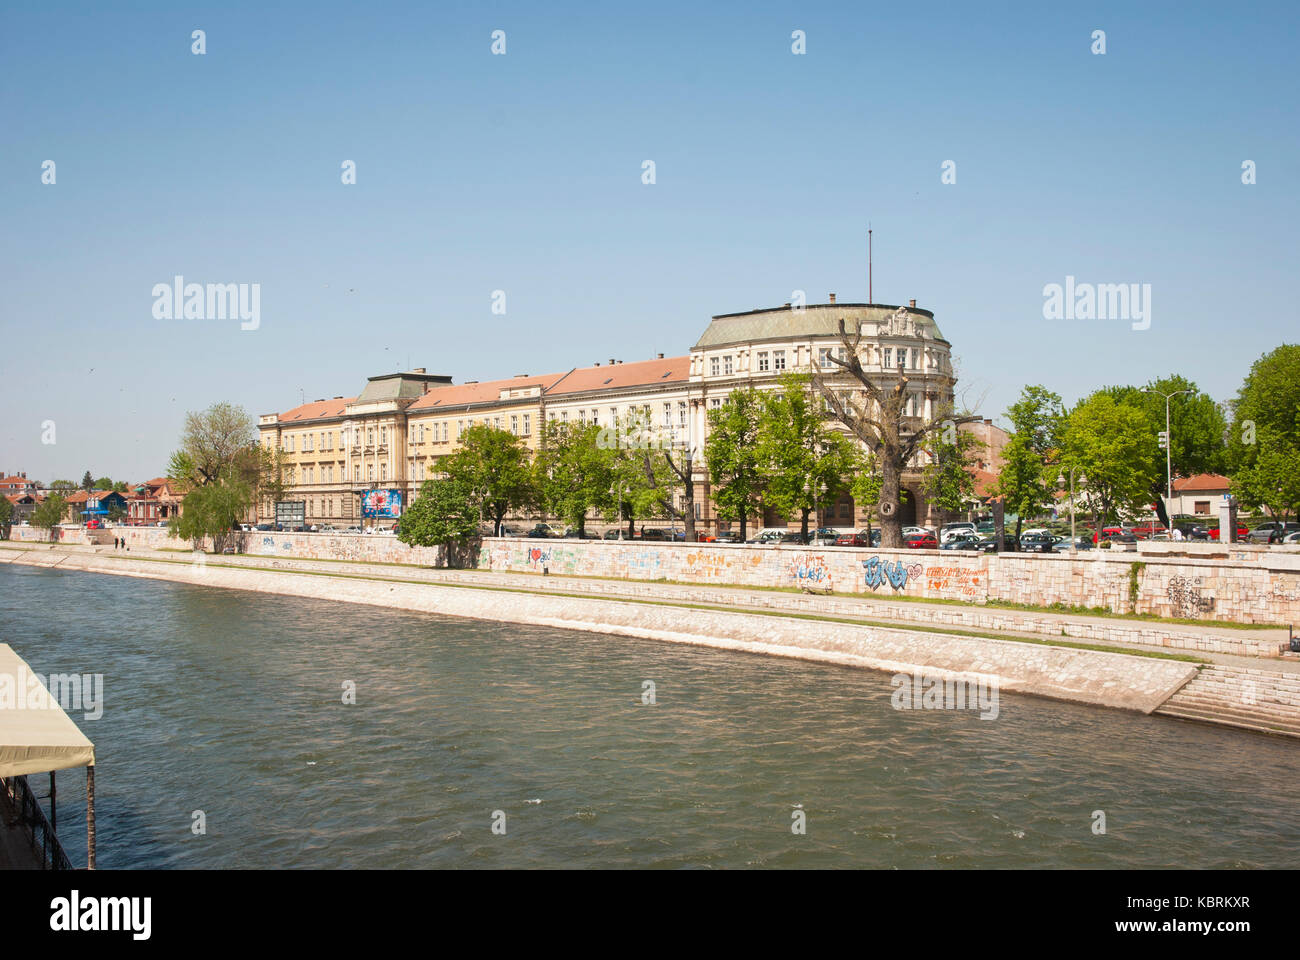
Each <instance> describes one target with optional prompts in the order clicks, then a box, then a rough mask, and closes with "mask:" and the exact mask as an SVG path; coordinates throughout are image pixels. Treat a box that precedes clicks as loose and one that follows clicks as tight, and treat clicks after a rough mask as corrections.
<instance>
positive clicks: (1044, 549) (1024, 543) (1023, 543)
mask: <svg viewBox="0 0 1300 960" xmlns="http://www.w3.org/2000/svg"><path fill="white" fill-rule="evenodd" d="M1059 539H1060V538H1059V537H1055V536H1053V535H1052V534H1050V533H1048V532H1047V531H1045V530H1044V531H1043V532H1041V533H1024V534H1021V536H1020V544H1019V546H1020V552H1021V553H1051V552H1052V548H1053V547H1055V546H1056V543H1057V541H1058V540H1059Z"/></svg>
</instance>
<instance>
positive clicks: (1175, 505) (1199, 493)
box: [1169, 473, 1232, 518]
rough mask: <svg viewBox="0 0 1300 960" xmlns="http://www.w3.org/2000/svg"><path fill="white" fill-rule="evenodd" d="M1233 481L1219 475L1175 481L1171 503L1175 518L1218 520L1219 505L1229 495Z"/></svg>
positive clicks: (1203, 475) (1183, 478)
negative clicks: (1192, 517) (1187, 517)
mask: <svg viewBox="0 0 1300 960" xmlns="http://www.w3.org/2000/svg"><path fill="white" fill-rule="evenodd" d="M1231 482H1232V481H1230V480H1229V479H1228V478H1227V477H1225V476H1223V475H1222V474H1218V473H1198V474H1196V475H1195V476H1192V477H1179V478H1178V479H1176V480H1174V497H1173V499H1172V500H1171V501H1170V502H1169V503H1170V511H1171V512H1172V513H1173V515H1174V516H1198V517H1206V518H1211V517H1213V518H1217V517H1218V509H1219V504H1220V503H1222V502H1223V498H1224V497H1225V496H1227V495H1228V488H1229V485H1230V484H1231Z"/></svg>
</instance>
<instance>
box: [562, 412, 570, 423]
mask: <svg viewBox="0 0 1300 960" xmlns="http://www.w3.org/2000/svg"><path fill="white" fill-rule="evenodd" d="M560 422H561V423H568V422H569V411H568V410H561V411H560Z"/></svg>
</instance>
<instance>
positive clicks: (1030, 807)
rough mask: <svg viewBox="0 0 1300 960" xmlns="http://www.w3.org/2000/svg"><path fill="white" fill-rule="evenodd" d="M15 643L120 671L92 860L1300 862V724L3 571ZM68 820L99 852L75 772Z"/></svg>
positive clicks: (104, 722) (3, 633)
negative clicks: (957, 694)
mask: <svg viewBox="0 0 1300 960" xmlns="http://www.w3.org/2000/svg"><path fill="white" fill-rule="evenodd" d="M502 602H503V603H505V602H508V600H506V599H504V598H503V600H502ZM0 640H3V641H4V642H7V643H9V644H11V645H12V646H13V647H14V648H15V649H16V650H17V651H18V653H19V655H20V656H22V657H24V658H25V659H26V660H27V661H28V662H29V663H30V664H31V666H32V668H33V669H34V670H36V671H38V672H41V673H46V674H48V673H71V672H76V673H83V674H95V673H98V674H102V675H103V684H104V688H103V689H104V708H103V715H102V717H100V718H99V719H93V720H88V719H84V718H83V714H82V713H81V712H76V711H70V715H71V716H72V717H73V719H74V720H76V721H77V722H78V724H79V725H80V726H81V728H82V729H83V730H84V731H85V733H86V734H87V735H88V736H89V737H90V738H91V739H92V740H93V741H94V742H95V745H96V752H97V757H98V765H97V767H96V812H97V827H98V865H99V866H100V867H101V868H138V867H162V868H173V867H175V868H180V867H184V868H218V869H220V868H250V867H252V868H257V867H320V868H339V867H358V868H369V867H399V868H428V867H434V868H437V867H668V868H683V867H684V868H719V867H723V868H746V867H751V868H752V867H760V868H761V867H767V868H790V867H793V868H816V867H868V868H888V867H898V868H926V867H940V868H943V867H946V868H975V867H982V868H1018V867H1085V868H1087V867H1119V868H1130V867H1226V868H1246V867H1293V866H1295V864H1296V862H1297V860H1300V856H1298V854H1300V803H1297V797H1296V785H1297V783H1300V776H1297V774H1298V773H1300V745H1297V744H1296V743H1295V742H1294V741H1290V740H1286V739H1283V738H1274V737H1266V736H1259V735H1255V734H1249V733H1245V732H1236V731H1232V730H1227V729H1218V728H1214V727H1209V726H1202V725H1197V724H1189V723H1181V722H1178V721H1173V720H1168V719H1161V718H1156V717H1144V716H1140V715H1135V714H1129V713H1122V712H1118V711H1113V710H1106V709H1099V708H1092V707H1085V706H1076V705H1072V704H1064V703H1057V702H1053V701H1048V700H1041V699H1036V698H1032V697H1023V696H1014V695H1009V694H1003V695H1002V697H1001V699H1000V704H999V712H998V716H997V718H996V719H993V720H984V719H980V715H979V713H978V712H976V711H971V710H967V711H958V710H895V709H893V707H892V706H891V702H890V699H891V694H892V693H893V692H894V688H893V686H892V685H891V683H890V677H889V676H888V675H886V674H878V673H871V672H867V671H862V670H855V669H849V668H842V667H834V666H828V665H823V664H814V663H802V662H799V661H795V660H788V659H784V658H770V657H762V656H755V655H749V654H739V653H730V652H723V651H718V650H713V649H708V648H699V647H692V646H685V645H679V644H672V643H660V642H653V641H646V640H637V639H630V638H625V637H618V636H606V635H600V634H593V633H583V632H576V631H569V630H561V629H550V628H541V627H534V626H520V627H510V626H505V625H502V624H500V623H483V622H476V621H469V620H456V619H449V618H443V617H437V616H430V615H424V614H419V613H412V612H407V611H400V610H385V609H382V608H378V607H371V606H360V605H353V604H344V603H333V602H329V601H320V600H306V599H298V598H293V597H276V596H271V595H266V594H254V593H242V592H237V591H229V590H221V589H216V588H209V587H196V586H190V585H186V584H176V583H167V582H161V581H153V580H144V579H133V578H127V577H117V576H106V575H98V574H91V573H81V572H73V571H68V572H63V571H58V570H47V569H39V568H31V567H21V566H12V565H6V566H4V567H3V568H0ZM647 680H649V681H652V682H653V683H654V694H655V700H656V702H655V703H653V704H647V703H643V702H642V698H643V681H647ZM350 686H351V687H354V689H355V700H356V702H355V704H349V703H345V702H344V699H345V691H346V690H347V689H348V688H349V687H350ZM32 782H33V785H34V786H36V787H37V788H38V792H39V793H42V794H43V793H44V792H45V785H46V783H47V782H48V781H47V780H46V778H44V777H42V776H39V775H38V776H33V777H32ZM1096 811H1101V812H1103V813H1104V816H1105V832H1104V833H1100V832H1095V830H1096V825H1097V824H1098V823H1099V822H1100V820H1099V818H1098V817H1097V815H1096ZM200 812H201V813H200ZM801 816H802V817H803V818H806V832H805V833H803V834H796V833H793V832H792V828H791V827H792V823H794V822H795V821H796V819H797V818H799V817H801ZM200 820H201V821H202V823H203V826H204V832H202V833H195V831H194V824H195V823H196V822H199V821H200ZM494 823H495V824H497V828H498V830H501V829H504V833H494V832H493V825H494ZM59 834H60V836H61V838H62V839H63V841H64V843H65V846H66V847H67V849H68V853H69V856H70V857H71V858H72V861H73V862H74V863H84V862H85V821H84V777H82V776H81V774H80V771H67V772H65V773H62V774H60V776H59Z"/></svg>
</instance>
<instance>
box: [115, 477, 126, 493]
mask: <svg viewBox="0 0 1300 960" xmlns="http://www.w3.org/2000/svg"><path fill="white" fill-rule="evenodd" d="M126 491H127V482H126V481H125V480H119V481H117V483H115V484H113V492H114V493H126Z"/></svg>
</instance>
